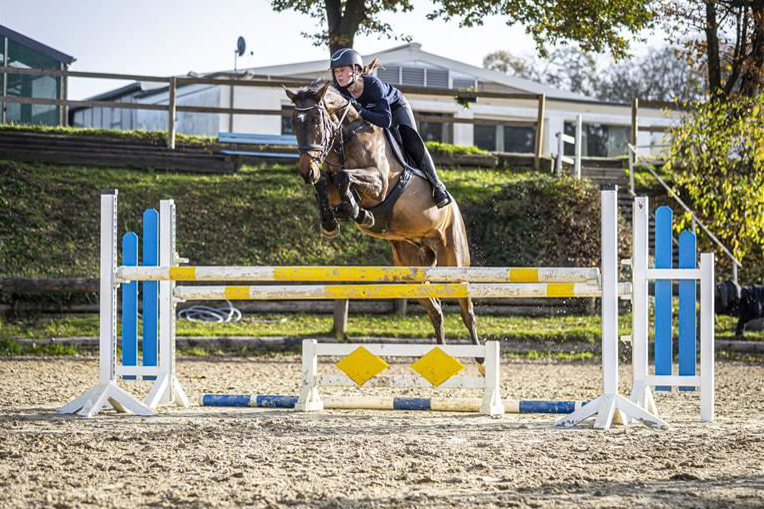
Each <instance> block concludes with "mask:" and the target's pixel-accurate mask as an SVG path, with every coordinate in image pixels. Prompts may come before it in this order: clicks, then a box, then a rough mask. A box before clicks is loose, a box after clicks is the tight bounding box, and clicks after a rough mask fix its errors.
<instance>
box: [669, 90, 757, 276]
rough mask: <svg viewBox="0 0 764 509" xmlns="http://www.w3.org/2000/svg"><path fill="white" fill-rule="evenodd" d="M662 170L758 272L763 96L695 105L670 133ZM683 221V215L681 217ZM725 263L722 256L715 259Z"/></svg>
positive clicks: (746, 266)
mask: <svg viewBox="0 0 764 509" xmlns="http://www.w3.org/2000/svg"><path fill="white" fill-rule="evenodd" d="M672 138H673V141H672V146H671V156H670V159H669V162H668V164H667V170H668V171H670V172H672V173H673V174H674V176H675V178H676V182H677V185H678V186H679V189H680V191H681V193H682V194H684V195H685V196H686V197H688V198H689V199H690V200H691V202H692V207H693V209H694V210H695V212H696V214H698V215H699V216H700V217H701V218H702V219H703V221H704V222H705V223H706V224H707V226H708V227H709V229H710V230H711V231H713V232H714V233H715V234H716V235H717V237H719V239H720V240H721V241H722V243H724V245H726V246H727V247H728V248H730V249H731V251H732V252H733V254H734V255H735V256H736V257H737V258H738V259H740V260H745V263H744V270H745V273H744V276H745V277H746V278H748V279H761V278H762V276H764V267H763V266H762V262H763V261H764V95H759V96H757V97H755V98H750V97H745V96H738V97H736V98H732V99H729V100H725V101H711V102H708V103H705V104H701V105H699V106H698V107H697V108H696V109H695V110H694V111H692V112H691V114H690V115H688V116H687V117H686V118H685V120H684V121H683V123H682V125H681V126H679V127H677V128H676V129H675V130H674V131H673V132H672ZM683 221H684V224H685V225H686V224H687V222H688V221H689V218H688V217H684V218H683ZM718 261H719V263H720V264H721V265H722V266H727V267H729V261H728V260H727V259H726V257H720V258H719V259H718Z"/></svg>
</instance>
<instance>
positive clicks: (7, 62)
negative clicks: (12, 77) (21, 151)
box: [0, 37, 10, 124]
mask: <svg viewBox="0 0 764 509" xmlns="http://www.w3.org/2000/svg"><path fill="white" fill-rule="evenodd" d="M3 39H4V41H5V46H4V47H3V66H4V67H8V66H9V65H10V58H8V38H7V37H4V38H3ZM6 95H8V73H7V72H4V73H3V96H6ZM7 108H8V104H7V103H3V111H2V115H0V117H1V118H0V121H2V123H3V124H5V123H6V122H7V120H8V113H7V112H6V109H7Z"/></svg>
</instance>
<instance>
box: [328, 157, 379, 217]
mask: <svg viewBox="0 0 764 509" xmlns="http://www.w3.org/2000/svg"><path fill="white" fill-rule="evenodd" d="M334 183H335V184H336V185H337V189H338V191H339V195H340V200H341V203H340V205H339V207H338V209H339V210H340V211H342V212H343V213H345V214H347V215H348V216H349V217H350V218H351V219H353V220H354V221H355V222H356V223H358V224H360V225H361V226H363V227H366V228H371V227H372V226H374V216H373V215H372V214H371V212H369V211H368V210H365V209H364V208H362V207H361V204H360V203H358V200H357V199H356V197H355V195H354V194H353V189H352V188H353V187H355V189H356V190H357V191H358V192H360V193H363V194H364V195H366V196H370V197H372V198H373V199H376V200H379V201H382V199H384V196H385V191H386V187H387V186H386V182H384V181H383V179H382V176H381V175H380V173H379V172H378V171H377V169H376V168H362V169H357V170H341V171H339V172H337V173H336V174H335V175H334Z"/></svg>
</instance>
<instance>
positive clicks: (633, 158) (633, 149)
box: [629, 143, 743, 284]
mask: <svg viewBox="0 0 764 509" xmlns="http://www.w3.org/2000/svg"><path fill="white" fill-rule="evenodd" d="M654 146H655V145H653V147H654ZM637 149H638V146H637V145H633V144H631V143H629V192H630V194H631V196H636V193H635V191H634V171H635V169H636V168H637V167H640V168H645V169H646V170H647V171H648V172H649V173H650V174H651V175H652V176H653V177H654V178H655V180H657V181H658V183H660V185H662V186H663V188H664V189H665V190H666V191H667V192H668V194H669V196H671V197H672V198H673V199H674V200H676V202H677V203H679V205H680V206H681V207H682V208H683V209H684V210H685V212H687V213H688V214H690V218H691V221H692V231H693V233H695V232H696V225H697V226H700V229H701V230H703V232H705V234H706V235H708V237H709V238H710V239H711V240H712V241H713V242H714V244H716V245H717V246H718V247H719V248H720V249H721V250H722V252H723V253H724V254H725V255H727V257H728V258H729V259H730V260H731V261H732V280H733V281H734V282H735V283H736V284H737V282H738V268H742V267H743V264H742V263H740V260H738V259H737V258H736V257H735V255H733V254H732V252H731V251H730V250H729V249H727V247H726V246H725V245H724V244H722V242H721V241H720V240H719V239H718V238H717V237H716V235H714V234H713V233H711V231H710V230H709V229H708V228H707V227H706V225H705V224H703V221H701V220H700V219H699V218H698V216H696V215H695V213H694V212H693V211H692V210H691V209H690V207H688V206H687V205H686V204H685V203H684V201H682V199H681V198H680V197H679V195H678V194H677V193H676V192H675V191H674V190H673V189H671V186H669V185H668V184H667V183H666V181H665V180H663V179H662V178H661V177H660V175H658V174H657V173H656V172H655V170H653V168H652V166H651V164H650V161H640V158H639V153H638V152H637ZM656 162H658V161H652V163H653V164H655V163H656Z"/></svg>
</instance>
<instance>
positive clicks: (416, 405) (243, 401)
mask: <svg viewBox="0 0 764 509" xmlns="http://www.w3.org/2000/svg"><path fill="white" fill-rule="evenodd" d="M297 399H298V397H297V396H281V395H274V394H204V395H202V397H201V404H202V406H217V407H258V408H294V407H295V405H296V404H297ZM327 399H329V398H327ZM350 399H352V398H350ZM389 399H390V400H391V405H390V406H389V407H388V408H387V409H389V410H433V405H432V399H431V398H403V397H394V398H389ZM506 403H507V405H505V406H506V409H505V410H506V412H507V413H521V414H532V413H545V414H570V413H573V412H574V411H575V410H576V409H578V408H580V407H581V406H582V405H585V404H586V403H587V402H586V401H583V402H579V401H546V400H532V399H526V400H523V399H521V400H513V401H507V402H506ZM436 410H437V408H436Z"/></svg>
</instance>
